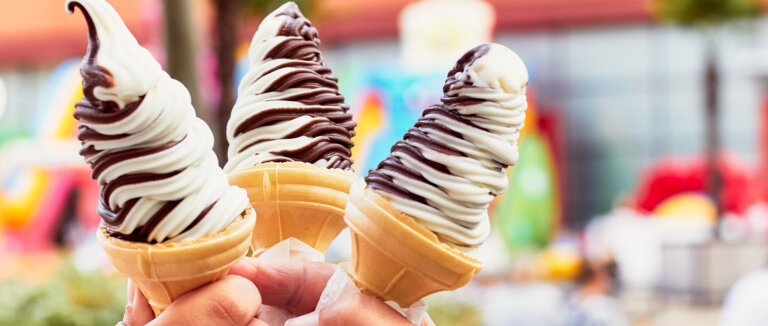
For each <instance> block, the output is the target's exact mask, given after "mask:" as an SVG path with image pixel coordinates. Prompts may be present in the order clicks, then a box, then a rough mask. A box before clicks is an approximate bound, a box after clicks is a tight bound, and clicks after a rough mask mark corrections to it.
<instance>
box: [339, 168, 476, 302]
mask: <svg viewBox="0 0 768 326" xmlns="http://www.w3.org/2000/svg"><path fill="white" fill-rule="evenodd" d="M345 220H346V222H347V224H348V225H349V228H350V231H351V235H352V257H351V260H350V263H349V267H348V270H347V272H348V273H349V274H350V277H351V278H352V279H353V280H354V281H355V283H356V285H357V287H358V288H360V290H361V291H363V292H364V293H368V294H371V295H375V296H377V297H379V298H382V299H384V300H392V301H395V302H397V303H398V304H399V305H400V306H401V307H410V306H411V305H412V304H413V303H415V302H416V301H419V300H420V299H422V298H424V297H425V296H427V295H429V294H432V293H435V292H439V291H447V290H455V289H457V288H459V287H462V286H464V285H465V284H467V282H469V280H470V279H471V278H472V276H474V275H475V274H477V272H479V271H480V269H482V263H481V262H480V261H478V260H476V259H474V258H472V257H469V256H467V255H465V254H464V253H462V252H461V251H458V250H456V249H453V248H451V247H449V246H448V245H445V244H442V243H440V241H439V240H438V239H437V236H435V234H434V233H432V232H431V231H429V230H427V229H426V228H424V227H423V226H421V225H419V224H418V223H417V222H416V221H415V220H414V219H413V218H412V217H411V216H409V215H407V214H405V213H402V212H401V211H400V210H398V209H397V208H395V207H394V206H392V204H391V203H390V202H389V200H388V199H386V198H384V197H382V196H380V195H378V194H376V193H375V192H374V191H373V190H371V189H370V188H368V187H367V186H366V184H365V182H364V181H363V180H362V179H361V180H360V181H358V182H355V183H354V184H353V185H352V188H351V190H350V194H349V204H347V207H346V217H345Z"/></svg>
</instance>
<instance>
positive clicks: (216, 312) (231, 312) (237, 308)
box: [208, 295, 248, 324]
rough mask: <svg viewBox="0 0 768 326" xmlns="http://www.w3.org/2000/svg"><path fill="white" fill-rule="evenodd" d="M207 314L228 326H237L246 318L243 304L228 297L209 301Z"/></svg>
mask: <svg viewBox="0 0 768 326" xmlns="http://www.w3.org/2000/svg"><path fill="white" fill-rule="evenodd" d="M208 313H209V316H211V317H212V318H214V319H216V320H221V321H223V322H225V323H228V324H239V323H242V322H244V321H245V320H247V318H248V316H247V315H248V309H247V307H246V306H245V303H243V302H242V301H240V300H237V299H235V298H234V297H231V296H229V295H219V296H216V297H215V298H213V299H211V304H209V305H208Z"/></svg>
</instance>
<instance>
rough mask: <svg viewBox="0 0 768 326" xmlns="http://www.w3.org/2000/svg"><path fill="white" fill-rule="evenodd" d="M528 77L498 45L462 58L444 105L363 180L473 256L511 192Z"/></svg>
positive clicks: (451, 74) (448, 82) (518, 62)
mask: <svg viewBox="0 0 768 326" xmlns="http://www.w3.org/2000/svg"><path fill="white" fill-rule="evenodd" d="M527 84H528V72H527V70H526V68H525V65H524V64H523V62H522V60H520V58H519V57H518V56H517V55H516V54H515V53H514V52H512V51H511V50H509V49H507V48H506V47H504V46H502V45H499V44H484V45H481V46H478V47H476V48H474V49H472V50H470V51H469V52H467V53H466V54H464V55H463V56H462V57H461V58H460V59H459V60H458V62H457V63H456V66H455V67H454V68H453V69H452V70H451V71H450V72H449V73H448V77H447V78H446V82H445V85H444V87H443V93H444V96H443V98H442V100H441V102H442V103H441V104H438V105H433V106H431V107H429V108H428V109H426V110H424V113H423V115H422V117H421V118H420V119H419V120H418V121H417V122H416V124H415V125H414V127H413V128H411V129H410V130H409V131H408V132H407V133H406V134H405V136H404V137H403V140H400V141H398V142H397V143H395V145H394V146H393V147H392V151H391V154H390V156H389V157H387V158H386V159H385V160H384V161H382V162H381V163H380V164H379V165H378V167H377V168H375V169H372V170H370V171H369V174H368V176H367V177H366V178H365V180H366V183H367V184H368V186H370V187H371V188H373V190H374V191H376V192H377V193H379V194H380V195H382V196H385V197H387V198H389V199H390V200H391V202H392V204H393V206H395V207H396V208H397V209H399V210H400V211H402V212H404V213H406V214H408V215H410V216H412V217H413V218H414V219H415V220H416V221H417V222H418V223H420V224H421V225H423V226H424V227H426V228H427V229H429V230H431V231H432V232H434V233H435V234H436V235H437V236H438V238H439V239H440V240H441V241H442V242H444V243H446V244H448V245H451V246H453V247H455V248H457V249H460V250H464V251H467V252H469V251H471V250H472V248H475V247H477V246H479V245H480V244H482V242H483V241H485V239H486V238H487V237H488V234H489V232H490V221H489V218H488V211H487V210H488V205H489V204H490V202H491V200H493V198H494V196H496V195H498V194H500V193H502V192H504V191H505V190H506V188H507V184H508V181H507V175H506V172H505V170H504V168H506V167H507V166H508V165H514V164H515V163H516V162H517V157H518V156H517V155H518V154H517V139H518V137H519V131H520V129H521V128H522V127H523V122H524V120H525V109H526V108H527V103H526V97H525V88H526V86H527Z"/></svg>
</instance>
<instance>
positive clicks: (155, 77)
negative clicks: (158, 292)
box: [66, 0, 248, 243]
mask: <svg viewBox="0 0 768 326" xmlns="http://www.w3.org/2000/svg"><path fill="white" fill-rule="evenodd" d="M66 8H67V10H68V12H69V13H72V12H74V9H75V8H79V9H80V10H81V11H82V12H83V15H84V16H85V19H86V22H87V24H88V30H89V44H88V50H87V53H86V55H85V57H84V58H83V63H82V65H81V74H82V75H83V93H84V95H85V96H84V99H83V101H81V102H79V103H77V104H76V105H75V108H76V109H75V118H77V119H78V121H79V124H78V128H79V135H78V139H80V141H81V142H82V149H81V151H80V154H81V155H82V156H83V157H84V158H85V160H86V162H87V163H89V164H90V165H91V168H92V170H93V177H94V178H95V179H96V180H97V181H98V183H99V185H100V186H101V199H100V201H99V207H98V210H99V214H100V215H101V217H102V224H103V225H105V226H106V227H107V230H108V232H109V233H110V234H111V235H112V236H113V237H116V238H119V239H124V240H130V241H140V242H150V243H154V242H163V241H180V240H186V239H189V240H193V239H197V238H200V237H203V236H207V235H212V234H215V233H217V232H219V231H221V230H223V229H225V228H226V227H227V226H229V224H230V223H232V222H233V221H234V220H235V219H236V218H238V217H239V216H241V214H242V213H243V211H244V210H245V209H246V208H247V207H248V198H247V196H246V194H245V191H243V190H242V189H239V188H237V187H233V186H230V185H229V184H228V183H227V177H226V175H225V174H224V172H223V171H222V170H221V168H219V166H218V162H217V159H216V155H215V154H214V153H213V151H212V150H211V148H212V147H213V135H212V133H211V131H210V129H209V128H208V126H207V125H206V124H205V123H204V122H203V121H202V120H200V119H198V118H197V117H196V116H195V111H194V109H193V108H192V104H191V100H190V96H189V92H188V91H187V89H186V88H185V87H184V85H182V84H181V83H180V82H178V81H176V80H174V79H171V78H170V77H169V76H168V74H166V73H165V72H164V71H163V70H162V69H161V67H160V64H159V63H158V62H157V61H156V60H155V59H154V58H153V57H152V55H151V54H150V53H149V52H148V51H147V50H146V49H144V48H143V47H141V46H139V45H138V43H137V42H136V39H135V38H134V37H133V35H132V34H131V33H130V31H129V30H128V28H127V27H126V26H125V24H124V23H123V21H122V20H121V19H120V16H119V15H118V14H117V12H116V11H115V10H114V9H113V8H112V7H111V6H110V5H109V4H108V3H106V2H105V1H103V0H68V1H67V2H66Z"/></svg>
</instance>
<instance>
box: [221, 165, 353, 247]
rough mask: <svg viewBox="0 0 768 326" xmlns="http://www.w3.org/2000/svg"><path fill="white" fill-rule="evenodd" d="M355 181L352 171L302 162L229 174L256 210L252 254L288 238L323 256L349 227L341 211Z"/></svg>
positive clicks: (232, 181)
mask: <svg viewBox="0 0 768 326" xmlns="http://www.w3.org/2000/svg"><path fill="white" fill-rule="evenodd" d="M354 181H355V175H354V174H353V173H352V172H349V171H344V170H340V169H325V168H319V167H316V166H314V165H311V164H308V163H302V162H286V163H264V164H259V165H256V166H254V167H250V168H246V169H242V170H238V171H235V172H233V173H231V174H230V175H229V183H230V184H232V185H236V186H238V187H241V188H243V189H245V190H246V191H247V192H248V198H250V200H251V205H252V206H253V208H254V209H255V210H256V211H257V212H258V215H259V220H258V223H256V225H255V227H254V229H253V238H252V240H251V241H252V246H253V250H254V255H256V256H258V255H260V254H261V253H262V252H264V250H266V249H268V248H270V247H272V246H273V245H275V244H277V243H278V242H280V241H283V240H285V239H288V238H291V237H293V238H296V239H299V240H301V241H302V242H304V243H306V244H308V245H310V246H312V247H313V248H315V249H316V250H317V251H320V252H322V253H325V251H326V250H327V249H328V246H329V245H330V244H331V242H332V241H333V239H335V238H336V236H337V235H338V234H339V232H341V230H343V229H344V228H345V227H347V225H346V224H345V223H344V219H343V217H344V207H345V206H346V205H347V200H348V198H349V195H348V193H349V187H350V186H351V185H352V182H354Z"/></svg>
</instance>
